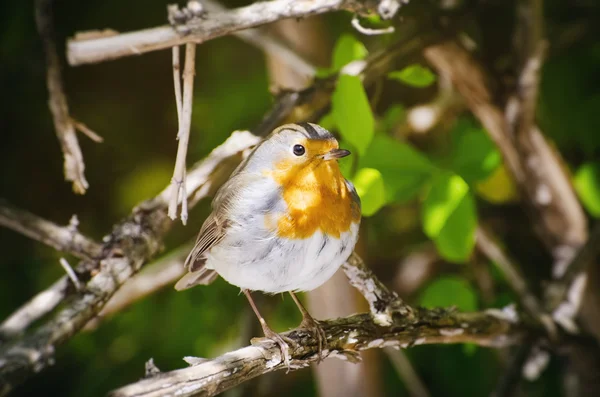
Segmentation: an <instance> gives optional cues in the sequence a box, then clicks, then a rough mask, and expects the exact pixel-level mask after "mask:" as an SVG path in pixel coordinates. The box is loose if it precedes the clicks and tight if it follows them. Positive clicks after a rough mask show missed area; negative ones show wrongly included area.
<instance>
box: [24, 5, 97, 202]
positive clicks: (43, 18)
mask: <svg viewBox="0 0 600 397" xmlns="http://www.w3.org/2000/svg"><path fill="white" fill-rule="evenodd" d="M35 21H36V24H37V29H38V32H39V34H40V37H41V39H42V42H43V45H44V52H45V53H46V64H47V65H46V66H47V71H46V84H47V86H48V95H49V99H48V106H49V107H50V112H51V113H52V119H53V120H54V129H55V130H56V136H57V137H58V141H59V142H60V146H61V148H62V152H63V156H64V173H65V179H66V180H67V181H70V182H73V191H74V192H75V193H77V194H84V193H85V191H86V190H87V188H88V187H89V185H88V182H87V180H86V179H85V175H84V170H85V164H84V162H83V155H82V154H81V148H80V147H79V142H78V141H77V134H76V133H75V127H74V126H73V123H72V122H71V117H70V116H69V106H68V104H67V98H66V96H65V93H64V88H63V81H62V76H61V71H60V60H59V58H58V53H57V51H56V44H55V43H54V36H55V34H54V23H53V20H52V1H51V0H36V2H35Z"/></svg>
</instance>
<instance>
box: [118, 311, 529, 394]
mask: <svg viewBox="0 0 600 397" xmlns="http://www.w3.org/2000/svg"><path fill="white" fill-rule="evenodd" d="M393 318H394V322H393V323H392V324H390V325H388V326H382V325H380V324H377V323H376V322H375V320H374V318H373V316H372V315H371V314H357V315H353V316H350V317H345V318H340V319H336V320H326V321H321V322H320V324H321V325H322V326H323V329H324V331H325V334H326V336H327V343H326V344H325V346H324V350H323V354H324V355H325V356H326V357H328V358H331V357H335V358H339V359H342V360H351V361H356V360H357V352H359V351H362V350H366V349H373V348H382V347H386V346H399V347H402V348H407V347H410V346H414V345H422V344H433V343H436V344H437V343H465V342H469V343H475V344H478V345H482V346H493V347H504V346H510V345H513V344H515V343H518V342H519V340H520V339H521V338H522V336H523V332H524V329H523V328H522V327H523V325H520V324H515V323H512V322H510V321H507V320H503V319H499V318H496V317H494V316H491V315H487V314H484V313H457V312H453V311H447V310H444V309H436V310H424V309H421V310H419V311H417V312H416V313H415V316H414V317H413V318H412V319H410V318H408V317H406V316H404V315H402V314H400V313H395V315H394V316H393ZM283 335H284V336H286V337H287V338H289V339H291V340H293V341H294V342H296V343H294V344H293V348H292V349H291V352H290V353H291V357H292V360H291V365H292V368H291V369H292V370H296V369H300V368H303V367H305V366H307V365H309V363H312V362H316V361H317V358H318V352H317V350H318V342H317V340H316V339H315V338H314V336H313V334H312V333H309V332H306V331H305V330H301V329H297V330H292V331H289V332H285V333H283ZM285 368H286V367H285V365H284V363H283V361H282V360H281V350H280V349H279V347H278V346H277V345H276V344H275V343H273V342H272V341H270V340H265V339H264V338H261V339H259V340H255V341H254V343H253V345H252V346H248V347H244V348H242V349H239V350H236V351H232V352H229V353H226V354H224V355H223V356H220V357H217V358H214V359H210V360H202V361H201V362H200V363H199V364H198V365H194V366H190V367H188V368H184V369H178V370H175V371H171V372H163V373H161V374H159V375H157V376H155V377H153V378H150V379H143V380H141V381H138V382H136V383H133V384H131V385H128V386H125V387H123V388H120V389H118V390H115V391H114V392H112V393H111V394H110V396H111V397H133V396H136V397H158V396H164V395H178V396H183V397H185V396H192V395H202V396H214V395H216V394H218V393H221V392H223V391H225V390H227V389H230V388H232V387H234V386H237V385H239V384H240V383H242V382H245V381H247V380H249V379H252V378H255V377H257V376H259V375H263V374H266V373H269V372H273V371H277V370H281V369H285Z"/></svg>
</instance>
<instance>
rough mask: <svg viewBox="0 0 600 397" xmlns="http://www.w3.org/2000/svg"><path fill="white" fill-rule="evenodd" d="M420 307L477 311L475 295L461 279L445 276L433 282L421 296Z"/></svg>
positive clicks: (469, 286) (465, 281)
mask: <svg viewBox="0 0 600 397" xmlns="http://www.w3.org/2000/svg"><path fill="white" fill-rule="evenodd" d="M419 302H420V304H421V306H423V307H427V308H435V307H447V306H456V307H457V308H458V309H459V310H461V311H465V312H472V311H475V310H477V295H476V293H475V291H474V290H473V288H472V287H471V285H470V284H469V283H468V282H467V280H465V279H464V278H462V277H457V276H445V277H439V278H437V279H435V280H433V281H432V282H431V283H430V284H429V285H428V286H427V287H426V288H425V291H423V293H422V294H421V297H420V299H419Z"/></svg>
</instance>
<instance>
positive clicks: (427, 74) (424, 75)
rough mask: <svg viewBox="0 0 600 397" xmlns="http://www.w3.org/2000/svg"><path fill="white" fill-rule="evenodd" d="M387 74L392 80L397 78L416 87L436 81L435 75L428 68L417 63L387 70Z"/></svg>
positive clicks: (425, 85) (426, 85)
mask: <svg viewBox="0 0 600 397" xmlns="http://www.w3.org/2000/svg"><path fill="white" fill-rule="evenodd" d="M387 76H388V78H390V79H392V80H397V81H400V82H402V83H404V84H407V85H410V86H411V87H418V88H423V87H428V86H430V85H431V84H433V83H435V81H436V75H435V74H433V72H432V71H431V70H429V69H428V68H426V67H424V66H421V65H419V64H414V65H410V66H407V67H405V68H404V69H402V70H395V71H393V72H389V73H388V75H387Z"/></svg>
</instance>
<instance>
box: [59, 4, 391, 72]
mask: <svg viewBox="0 0 600 397" xmlns="http://www.w3.org/2000/svg"><path fill="white" fill-rule="evenodd" d="M387 2H388V3H389V2H390V1H387ZM393 2H396V3H398V4H400V1H399V0H394V1H393ZM373 3H375V4H374V5H375V6H377V3H383V2H368V1H358V0H320V1H299V0H273V1H263V2H256V3H253V4H251V5H248V6H246V7H240V8H237V9H233V10H227V11H215V12H208V13H207V14H206V15H205V16H204V17H202V18H193V19H191V20H189V21H186V22H185V23H184V24H182V25H177V26H176V27H175V28H173V27H171V26H160V27H156V28H152V29H144V30H140V31H136V32H130V33H122V34H118V33H117V34H114V33H113V32H110V33H108V34H100V35H96V36H92V37H90V35H89V34H85V35H83V36H81V35H76V36H75V37H74V38H73V39H70V40H69V41H68V42H67V58H68V60H69V63H70V64H71V65H81V64H85V63H94V62H102V61H107V60H111V59H117V58H120V57H124V56H130V55H139V54H143V53H146V52H149V51H156V50H161V49H166V48H171V47H174V46H176V45H181V44H184V43H196V44H199V43H203V42H205V41H208V40H211V39H214V38H217V37H221V36H225V35H228V34H232V33H235V32H238V31H241V30H245V29H248V28H253V27H257V26H261V25H265V24H268V23H271V22H275V21H278V20H281V19H287V18H304V17H308V16H311V15H318V14H323V13H326V12H332V11H338V10H346V11H351V12H364V11H366V10H367V9H366V8H367V6H370V5H372V4H373ZM375 8H378V7H375ZM397 9H398V8H397V7H396V8H395V10H392V9H391V8H389V9H385V10H383V12H380V15H381V16H382V18H384V19H390V18H392V17H393V16H394V15H395V14H396V11H397ZM389 10H392V11H394V12H390V11H389ZM372 11H375V12H378V11H381V10H377V9H373V10H372Z"/></svg>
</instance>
